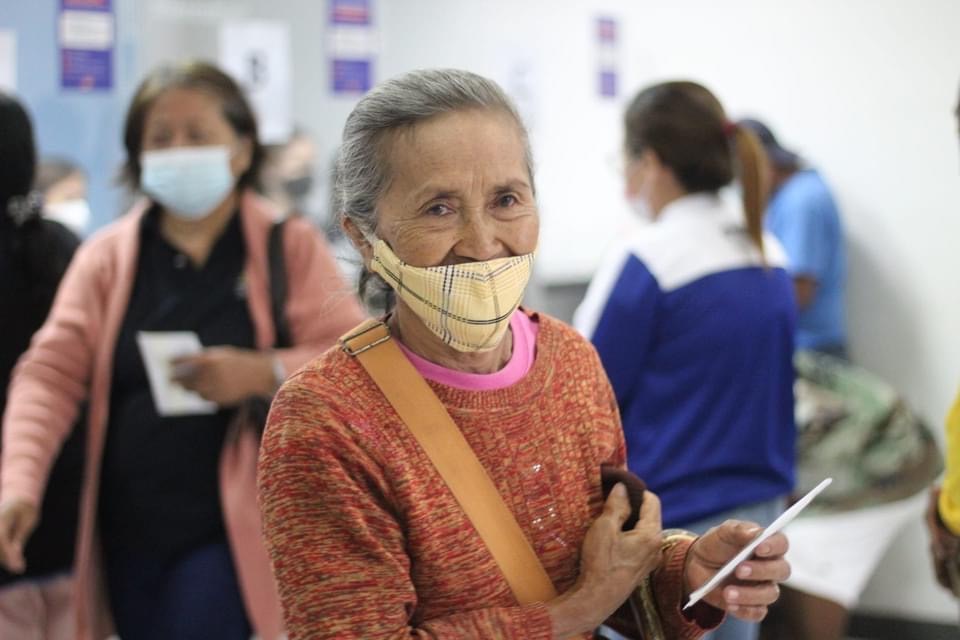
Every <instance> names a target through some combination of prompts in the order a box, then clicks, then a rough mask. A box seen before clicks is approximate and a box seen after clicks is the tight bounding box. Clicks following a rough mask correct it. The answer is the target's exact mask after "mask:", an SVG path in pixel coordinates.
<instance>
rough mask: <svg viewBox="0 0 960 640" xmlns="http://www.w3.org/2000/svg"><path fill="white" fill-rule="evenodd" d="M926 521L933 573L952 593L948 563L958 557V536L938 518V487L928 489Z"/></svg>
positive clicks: (959, 542) (952, 585) (959, 556)
mask: <svg viewBox="0 0 960 640" xmlns="http://www.w3.org/2000/svg"><path fill="white" fill-rule="evenodd" d="M926 522H927V532H928V533H929V534H930V557H931V559H932V560H933V572H934V575H936V576H937V582H938V583H939V584H940V586H941V587H943V588H944V589H947V590H949V591H950V592H951V593H952V592H953V590H954V589H955V588H956V585H954V584H953V580H952V578H951V577H950V565H951V563H956V562H957V559H958V558H960V538H958V537H957V536H955V535H953V534H952V533H950V531H949V530H948V529H947V527H946V525H945V524H943V520H942V519H941V518H940V487H933V488H931V489H930V500H929V502H928V504H927V516H926Z"/></svg>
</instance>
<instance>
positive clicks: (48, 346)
mask: <svg viewBox="0 0 960 640" xmlns="http://www.w3.org/2000/svg"><path fill="white" fill-rule="evenodd" d="M98 250H99V251H102V249H101V248H99V247H98V246H97V245H94V246H85V247H82V248H81V249H80V250H79V251H78V252H77V254H76V256H75V258H74V260H73V261H72V262H71V263H70V267H69V268H68V269H67V272H66V274H65V275H64V278H63V282H62V283H61V285H60V287H59V289H58V290H57V295H56V298H55V299H54V303H53V306H52V308H51V310H50V314H49V315H48V317H47V321H46V322H45V323H44V325H43V327H41V328H40V330H39V331H38V332H37V333H36V334H35V335H34V338H33V341H32V342H31V346H30V348H29V349H28V350H27V352H26V353H25V354H24V355H23V356H22V357H21V359H20V361H19V363H18V364H17V367H16V369H15V370H14V374H13V378H12V380H11V383H10V388H9V390H8V391H7V397H8V400H7V408H6V412H5V414H4V416H3V451H2V461H0V555H2V556H3V557H2V558H0V563H2V564H4V565H5V566H7V567H8V568H12V569H14V570H17V569H21V570H22V568H23V567H22V549H23V545H24V544H25V543H26V539H27V537H28V536H29V534H30V533H31V532H32V530H33V526H34V525H35V519H36V510H37V509H38V508H39V505H40V502H41V500H42V498H43V493H44V490H45V488H46V483H47V479H48V475H49V472H50V467H51V465H52V464H53V460H54V458H55V457H56V454H57V451H59V448H60V445H61V444H62V443H63V441H64V440H65V439H66V437H67V435H68V434H69V432H70V429H71V428H72V426H73V424H74V422H75V420H76V418H77V415H78V412H79V406H80V403H81V402H82V401H83V400H84V399H85V398H86V397H87V391H88V381H89V379H90V374H91V371H92V368H93V357H94V345H96V344H97V342H98V339H99V333H100V327H101V325H102V321H103V312H104V309H105V305H106V299H107V293H108V290H109V284H108V283H106V282H105V281H104V279H103V277H102V273H103V272H102V270H101V269H102V265H101V263H100V260H99V257H98V254H97V252H98ZM31 514H32V517H31ZM18 556H20V557H18Z"/></svg>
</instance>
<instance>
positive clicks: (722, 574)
mask: <svg viewBox="0 0 960 640" xmlns="http://www.w3.org/2000/svg"><path fill="white" fill-rule="evenodd" d="M831 482H833V478H827V479H826V480H824V481H823V482H821V483H820V484H818V485H817V486H816V487H814V488H813V489H811V490H810V492H809V493H808V494H807V495H805V496H803V497H802V498H800V499H799V500H797V502H796V503H794V505H793V506H792V507H790V508H789V509H787V510H786V511H784V512H783V513H781V514H780V517H779V518H777V519H776V520H774V521H773V522H772V523H771V524H770V526H769V527H767V528H766V529H764V530H763V531H761V532H760V535H758V536H757V537H756V538H754V539H753V542H751V543H750V544H748V545H747V546H745V547H744V548H743V549H742V550H741V551H740V553H738V554H737V555H736V556H734V558H733V560H731V561H730V562H728V563H727V564H725V565H723V567H721V568H720V570H719V571H717V574H716V575H715V576H713V577H712V578H710V580H708V581H707V584H705V585H703V586H702V587H700V588H699V589H697V590H696V591H694V592H693V593H691V594H690V599H689V600H687V604H686V605H684V607H683V608H684V610H686V609H689V608H690V607H692V606H693V605H695V604H697V603H698V602H699V601H700V600H701V599H702V598H703V596H705V595H707V594H708V593H710V592H711V591H713V590H714V589H716V588H717V585H719V584H720V583H721V582H723V580H724V579H725V578H726V577H727V576H729V575H730V574H731V573H733V570H734V569H736V568H737V566H738V565H739V564H740V563H741V562H743V561H744V560H746V559H747V558H749V557H750V554H752V553H753V550H754V549H756V548H757V547H758V546H760V544H761V543H762V542H763V541H764V540H766V539H767V538H769V537H770V536H772V535H773V534H775V533H776V532H778V531H780V530H781V529H783V528H784V527H785V526H787V525H788V524H790V522H791V521H792V520H793V519H794V518H796V517H797V516H798V515H800V512H801V511H803V510H804V509H805V508H806V507H807V505H808V504H810V503H811V502H813V499H814V498H816V497H817V496H818V495H819V494H820V492H821V491H823V490H824V489H826V488H827V487H828V486H829V485H830V483H831Z"/></svg>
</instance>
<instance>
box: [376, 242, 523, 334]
mask: <svg viewBox="0 0 960 640" xmlns="http://www.w3.org/2000/svg"><path fill="white" fill-rule="evenodd" d="M533 258H534V254H533V253H528V254H525V255H522V256H515V257H512V258H497V259H496V260H488V261H486V262H469V263H464V264H456V265H447V266H441V267H413V266H410V265H408V264H406V263H405V262H403V261H402V260H400V258H398V257H397V256H396V254H395V253H394V252H393V251H392V250H391V249H390V247H389V246H387V243H386V242H384V241H383V240H375V241H374V242H373V260H372V261H371V264H370V268H371V269H372V270H373V271H374V272H375V273H377V274H379V275H380V276H381V277H382V278H383V279H384V280H386V281H387V283H388V284H389V285H390V286H391V287H392V288H393V290H394V291H396V292H397V295H398V296H399V297H400V299H401V300H403V301H404V302H405V303H406V304H407V305H408V306H409V307H410V308H411V309H412V310H413V312H414V313H416V314H417V316H418V317H419V318H420V320H421V321H423V323H424V324H425V325H426V326H427V328H428V329H430V331H432V332H433V333H434V334H435V335H436V336H437V337H438V338H440V339H441V340H443V342H444V343H445V344H448V345H450V346H451V347H453V348H454V349H456V350H457V351H464V352H473V351H487V350H489V349H493V348H494V347H496V346H497V345H498V344H500V340H501V339H502V338H503V335H504V333H506V331H507V328H508V327H509V326H510V316H512V315H513V312H514V311H516V310H517V307H519V306H520V301H521V300H522V299H523V292H524V291H525V290H526V288H527V283H528V282H529V281H530V273H531V271H532V268H533Z"/></svg>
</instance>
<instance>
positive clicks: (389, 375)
mask: <svg viewBox="0 0 960 640" xmlns="http://www.w3.org/2000/svg"><path fill="white" fill-rule="evenodd" d="M340 345H341V347H342V348H343V350H344V351H346V352H347V353H348V354H350V355H351V356H354V357H356V358H357V360H359V361H360V364H361V365H363V368H364V369H366V371H367V373H368V374H369V375H370V377H371V378H372V379H373V381H374V382H375V383H376V384H377V386H378V387H380V390H381V391H382V392H383V395H384V396H385V397H386V398H387V400H388V401H389V402H390V404H391V405H392V406H393V408H394V410H395V411H396V412H397V415H399V416H400V419H401V420H403V422H404V423H405V424H406V425H407V428H408V429H409V430H410V432H411V433H412V434H413V436H414V437H415V438H416V439H417V442H419V443H420V446H421V447H422V448H423V450H424V451H425V452H426V454H427V457H429V458H430V461H431V462H432V463H433V466H434V467H436V469H437V471H438V472H439V473H440V477H442V478H443V480H444V482H446V484H447V486H448V487H449V488H450V491H451V492H452V493H453V495H454V497H455V498H456V499H457V502H459V503H460V507H461V508H462V509H463V511H464V512H465V513H466V514H467V517H468V518H469V519H470V522H472V523H473V526H474V527H475V528H476V530H477V532H478V533H479V534H480V537H481V538H482V539H483V542H484V543H485V544H486V545H487V548H488V549H489V550H490V553H491V555H493V558H494V559H495V560H496V561H497V564H498V565H499V566H500V570H501V571H502V572H503V575H504V577H505V578H506V580H507V583H508V584H509V585H510V589H511V590H512V591H513V594H514V596H516V598H517V602H519V603H520V604H532V603H534V602H546V601H548V600H551V599H553V598H555V597H556V596H557V592H556V589H554V586H553V583H552V582H551V581H550V577H549V576H548V575H547V572H546V571H545V570H544V568H543V565H542V564H540V559H539V558H537V554H536V553H534V551H533V547H531V546H530V542H529V541H528V540H527V538H526V536H525V535H524V534H523V530H521V529H520V525H519V524H517V520H516V518H514V516H513V513H511V512H510V509H509V508H507V505H506V504H505V503H504V501H503V498H502V497H501V496H500V493H499V492H498V491H497V488H496V486H494V484H493V481H492V480H491V479H490V476H489V475H487V471H486V469H484V468H483V465H482V464H480V461H479V460H478V459H477V456H476V454H475V453H474V452H473V449H472V448H470V445H469V444H468V443H467V441H466V439H465V438H464V437H463V434H462V433H461V432H460V429H459V428H458V427H457V425H456V424H455V423H454V422H453V419H452V418H451V417H450V414H449V413H447V410H446V408H445V407H444V406H443V404H442V403H441V402H440V399H439V398H437V396H436V394H435V393H434V392H433V389H431V388H430V385H428V384H427V382H426V381H425V380H424V379H423V377H422V376H421V375H420V373H419V372H418V371H417V370H416V369H415V368H414V366H413V365H412V364H411V363H410V361H409V360H408V359H407V357H406V356H405V355H403V352H402V351H400V348H399V347H398V346H397V345H396V343H395V342H394V341H393V340H391V339H390V332H389V330H388V329H387V327H386V326H385V325H384V324H383V323H382V322H378V321H375V320H369V321H367V322H365V323H363V324H362V325H360V326H359V327H357V328H356V329H354V330H353V331H351V332H350V333H348V334H347V335H345V336H344V337H342V338H340Z"/></svg>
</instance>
